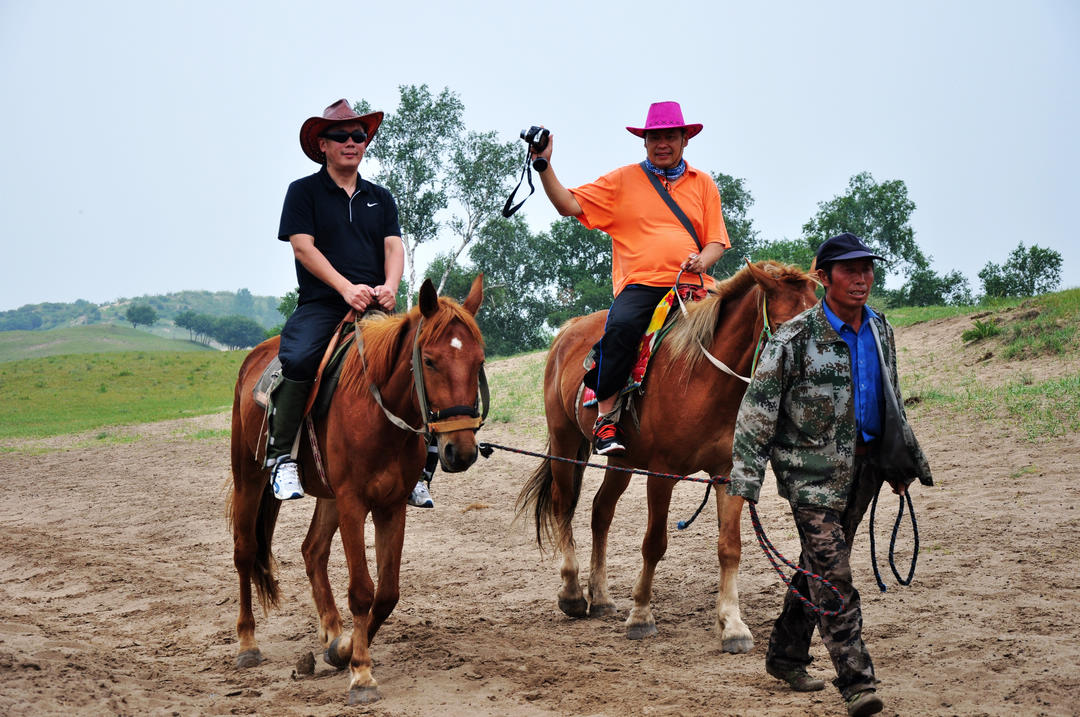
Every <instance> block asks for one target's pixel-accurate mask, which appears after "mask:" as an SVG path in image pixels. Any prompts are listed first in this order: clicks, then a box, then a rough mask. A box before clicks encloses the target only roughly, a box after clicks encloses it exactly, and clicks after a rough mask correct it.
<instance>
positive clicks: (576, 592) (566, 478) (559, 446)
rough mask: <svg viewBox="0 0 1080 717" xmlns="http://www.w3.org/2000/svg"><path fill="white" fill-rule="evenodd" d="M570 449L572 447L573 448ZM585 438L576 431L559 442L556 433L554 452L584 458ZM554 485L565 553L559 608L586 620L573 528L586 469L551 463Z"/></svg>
mask: <svg viewBox="0 0 1080 717" xmlns="http://www.w3.org/2000/svg"><path fill="white" fill-rule="evenodd" d="M571 446H572V448H570V449H569V450H568V447H571ZM580 446H581V436H580V435H579V434H577V433H576V432H574V433H572V435H571V437H570V438H569V439H568V440H566V441H557V440H556V436H555V434H554V433H552V441H551V453H552V455H556V456H577V457H578V458H581V452H582V451H581V450H579V448H580ZM550 470H551V476H552V482H551V483H552V484H551V507H552V513H553V514H554V515H555V519H556V523H557V524H558V526H559V530H558V538H557V540H558V546H559V550H560V551H561V552H562V556H563V562H562V567H561V568H560V569H559V575H560V576H561V577H562V586H561V587H560V588H559V594H558V599H559V609H560V610H562V611H563V612H564V613H565V614H566V615H568V616H570V617H585V616H586V615H588V602H586V600H585V593H584V592H583V591H582V590H581V582H580V581H579V579H578V572H579V568H578V561H577V552H576V549H575V545H574V529H573V527H572V522H573V517H574V509H575V508H576V507H577V501H578V496H579V494H580V492H581V474H582V473H583V472H584V470H585V469H584V468H582V467H581V466H576V465H573V464H570V463H563V462H562V461H551V464H550Z"/></svg>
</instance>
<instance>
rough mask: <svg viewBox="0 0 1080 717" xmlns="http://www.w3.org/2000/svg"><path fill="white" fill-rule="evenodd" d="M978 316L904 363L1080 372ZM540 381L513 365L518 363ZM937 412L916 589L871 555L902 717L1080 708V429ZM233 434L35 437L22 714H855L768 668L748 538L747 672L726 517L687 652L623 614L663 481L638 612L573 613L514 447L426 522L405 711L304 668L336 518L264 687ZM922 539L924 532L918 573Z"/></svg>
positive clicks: (23, 466)
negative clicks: (249, 660)
mask: <svg viewBox="0 0 1080 717" xmlns="http://www.w3.org/2000/svg"><path fill="white" fill-rule="evenodd" d="M962 325H963V320H951V321H941V322H933V323H929V324H922V325H919V326H915V327H912V328H910V329H907V330H905V331H903V332H900V334H899V342H900V344H901V347H902V348H903V349H904V350H902V359H903V360H904V361H905V362H906V364H907V365H906V366H905V367H903V368H902V371H903V372H904V373H905V374H907V373H908V372H911V373H913V374H915V373H917V374H918V376H919V377H921V378H920V379H919V380H920V381H921V380H930V379H931V378H934V377H937V378H941V377H942V376H944V375H946V374H955V375H956V376H966V377H968V378H971V377H974V378H975V379H976V380H979V381H984V382H997V381H1002V380H1006V379H1007V378H1008V377H1009V376H1011V375H1014V374H1015V373H1016V372H1017V371H1023V372H1025V373H1026V374H1027V375H1032V376H1035V377H1042V376H1045V375H1057V374H1063V373H1075V372H1076V370H1077V368H1078V367H1077V366H1076V365H1075V362H1074V363H1073V365H1062V364H1061V363H1060V362H1056V363H1055V362H1053V361H1040V362H1027V363H1025V364H1023V365H1021V366H1010V365H1008V364H1004V363H1000V362H997V361H996V359H992V360H988V361H983V362H977V361H976V360H975V359H976V358H977V355H976V353H974V352H972V351H971V350H968V349H965V350H961V349H960V348H959V346H958V344H959V341H958V339H957V338H956V337H957V336H959V332H960V328H961V327H962ZM512 370H513V364H512V363H510V362H497V363H495V364H494V365H493V366H492V367H491V371H492V373H494V372H497V371H512ZM915 383H918V382H915ZM494 400H496V401H497V400H498V397H497V396H496V397H495V398H494ZM912 415H913V422H914V425H915V429H916V433H917V434H918V435H919V437H920V440H921V441H922V443H923V446H924V448H925V449H926V452H927V454H928V455H929V457H930V461H931V466H932V467H933V469H934V473H935V477H936V479H937V483H938V485H937V487H935V488H931V489H926V488H922V487H919V486H917V487H916V488H915V491H914V500H915V506H916V511H917V516H918V524H919V533H920V539H921V546H922V552H921V555H920V558H919V565H918V572H917V575H916V581H915V583H914V585H913V586H911V587H910V588H902V587H899V586H896V587H890V590H889V592H887V593H885V594H880V593H879V592H878V590H877V589H876V587H875V586H874V581H873V575H872V572H871V569H870V565H869V541H868V540H867V539H866V532H865V531H866V528H865V527H864V528H862V529H861V532H860V536H859V538H858V542H857V544H856V549H855V555H854V558H853V565H854V568H855V571H856V584H857V585H858V586H859V587H860V589H861V593H862V597H863V612H864V620H865V638H866V641H867V644H868V646H869V649H870V652H871V654H872V655H873V657H874V660H875V664H876V667H877V672H878V678H879V679H880V680H881V683H882V684H881V687H880V694H881V695H882V697H883V699H884V700H885V704H886V711H885V714H902V715H922V714H935V715H938V714H940V715H950V714H960V715H981V714H987V715H1009V717H1015V716H1016V715H1036V714H1050V715H1064V714H1077V713H1080V616H1078V613H1077V609H1076V606H1077V605H1078V604H1080V585H1078V583H1080V581H1078V571H1077V569H1076V564H1077V563H1076V553H1075V551H1076V546H1077V545H1080V508H1078V507H1077V506H1078V505H1080V500H1078V499H1077V498H1078V494H1080V487H1078V483H1077V480H1076V473H1077V469H1078V468H1080V458H1078V456H1080V436H1078V435H1077V434H1071V435H1069V436H1068V437H1067V438H1066V439H1064V440H1061V441H1059V442H1054V443H1049V442H1047V443H1041V444H1031V443H1026V442H1023V441H1022V440H1021V439H1020V437H1019V431H1018V430H1016V429H1015V428H1012V427H1011V426H1009V425H1007V424H1005V423H1003V422H1001V421H989V422H978V421H975V420H969V421H956V420H954V419H947V418H945V417H943V416H939V415H935V414H934V413H933V412H932V411H930V410H927V409H921V408H919V407H916V408H915V409H912ZM228 420H229V419H228V415H227V414H221V415H216V416H209V417H203V418H197V419H190V420H184V421H176V422H167V423H159V424H152V425H144V426H137V427H133V428H129V429H112V430H109V431H108V433H109V435H110V438H109V439H106V440H99V439H98V438H97V436H98V434H100V433H101V432H93V433H91V434H88V435H84V436H68V437H63V438H58V439H50V440H46V441H29V442H27V441H24V442H8V448H9V449H10V450H7V451H6V452H0V475H2V476H3V481H2V485H3V486H4V488H5V500H4V502H3V503H2V504H0V544H2V545H3V550H2V551H0V714H5V715H42V714H47V715H59V714H80V715H81V714H124V715H142V714H182V715H188V714H251V713H259V714H285V715H337V714H373V715H430V714H454V715H459V714H460V715H466V714H468V715H563V714H580V715H616V716H618V717H625V716H626V715H636V714H645V715H693V714H724V715H729V714H730V715H747V714H764V715H792V714H808V715H832V714H842V713H843V706H842V702H841V700H840V698H839V696H838V695H837V693H836V692H835V690H833V689H832V688H831V687H830V688H827V689H826V690H825V691H823V692H818V693H813V694H811V695H804V694H794V693H792V692H790V691H788V690H787V689H786V688H784V687H783V686H782V685H781V684H780V683H779V682H777V681H776V680H774V679H772V678H770V677H768V676H767V675H765V673H764V669H763V659H764V658H763V654H764V645H765V642H766V641H767V639H768V633H769V629H770V626H771V622H772V620H773V619H774V618H775V616H776V614H777V612H778V610H779V606H780V603H781V601H782V597H783V590H782V585H781V583H780V582H779V578H778V577H777V576H776V574H775V573H774V572H773V571H772V568H771V567H770V566H769V564H768V563H767V562H766V561H765V559H764V557H763V555H762V554H761V551H760V549H759V548H758V547H757V544H756V542H755V540H754V537H753V533H752V531H751V530H750V528H749V521H748V520H746V521H744V526H743V534H744V553H743V555H744V557H743V570H742V573H741V576H740V593H741V605H742V611H743V618H744V620H745V621H746V622H747V624H748V625H749V626H750V629H751V630H752V632H753V634H754V638H755V640H756V642H757V645H756V646H755V648H754V650H753V651H752V652H751V653H750V654H749V655H727V654H724V653H722V652H721V651H720V646H719V644H718V641H717V639H716V637H715V635H714V634H713V625H712V623H713V606H714V599H715V591H716V553H715V535H716V528H715V519H712V520H710V519H708V517H707V515H708V514H706V516H703V518H701V519H699V520H698V522H697V523H695V524H694V525H693V526H692V527H691V529H690V530H688V531H686V532H685V533H680V532H677V531H675V529H674V526H672V528H671V531H672V532H671V541H670V546H669V549H668V553H667V557H666V559H665V560H664V561H663V562H662V563H661V565H660V568H659V569H658V572H657V580H656V585H655V588H656V590H655V596H654V603H653V605H654V609H655V611H656V616H657V624H658V627H659V629H660V634H659V635H658V636H656V637H654V638H651V639H648V640H645V641H641V642H631V641H628V640H626V639H625V638H624V637H623V630H622V622H621V621H622V620H623V619H625V617H626V612H627V610H628V609H629V606H630V591H631V587H632V584H633V581H634V579H635V577H636V574H637V570H638V567H639V554H638V545H639V543H640V540H641V531H642V526H643V523H644V519H643V510H644V490H643V485H641V484H638V483H635V484H633V485H632V486H631V489H630V490H629V491H628V492H627V494H626V495H625V496H624V497H623V499H622V502H621V503H620V511H619V512H618V513H617V515H616V518H615V523H614V525H613V529H612V538H611V543H610V546H611V547H610V559H609V566H608V571H609V579H610V581H611V589H612V595H613V597H614V598H615V600H616V603H617V605H618V607H619V609H620V615H619V616H618V617H615V618H610V619H606V620H599V621H597V620H572V619H570V618H567V617H565V616H563V615H562V613H560V612H559V611H558V609H557V607H556V604H555V592H556V590H557V588H558V582H559V579H558V569H557V563H556V561H555V560H554V559H553V558H551V557H550V556H549V557H547V558H542V557H541V556H540V555H539V553H538V551H537V549H536V547H535V544H534V542H533V540H532V532H531V526H530V525H528V524H524V523H522V524H513V523H512V518H513V502H514V499H515V497H516V495H517V491H518V489H519V488H520V486H521V484H522V482H523V481H524V480H525V478H526V477H527V475H528V474H529V473H530V472H531V470H532V469H533V467H534V466H535V464H536V459H532V458H526V457H520V456H516V455H513V454H509V453H501V452H498V453H496V454H495V455H494V456H493V457H492V458H491V459H489V460H486V461H485V460H483V459H481V462H480V463H479V464H478V465H477V466H476V467H474V468H473V469H471V470H470V471H468V472H467V473H464V474H459V475H456V476H450V475H446V474H442V473H440V474H439V475H438V476H437V477H436V481H435V484H434V493H435V498H436V501H437V508H436V509H435V510H432V511H418V510H411V511H410V513H409V528H408V530H407V533H406V540H405V555H404V565H403V569H402V599H401V602H400V603H399V604H398V607H397V609H396V611H395V612H394V614H393V615H392V616H391V618H390V620H389V621H388V622H387V624H386V625H385V626H384V628H383V630H382V631H381V632H380V633H379V636H378V638H377V640H376V643H375V644H374V645H373V650H372V652H373V656H374V659H375V676H376V678H377V679H378V680H379V682H380V691H381V693H382V696H383V699H382V701H381V702H379V703H377V704H375V705H373V706H370V707H366V708H361V707H356V708H350V707H346V706H345V691H346V687H347V684H348V677H347V674H346V673H342V672H337V671H335V670H333V669H331V668H330V667H329V666H327V665H325V664H324V663H322V661H321V659H320V660H318V662H317V664H316V671H315V674H314V675H313V676H300V675H297V674H295V672H294V671H295V665H296V663H297V661H298V660H299V659H301V658H303V657H304V656H306V655H307V654H308V653H310V652H314V653H315V654H316V656H317V657H318V656H319V654H320V652H319V648H318V640H317V637H316V623H315V619H314V610H313V608H312V606H311V599H310V594H309V590H308V584H307V579H306V576H305V575H304V568H303V562H302V560H301V558H300V555H299V545H300V542H301V540H302V538H303V534H304V531H305V530H306V526H307V520H308V518H309V517H310V514H311V509H312V508H313V506H314V503H313V502H312V501H310V500H305V501H300V502H297V503H293V504H288V505H286V506H284V507H283V509H282V511H281V520H280V522H279V525H278V530H277V533H276V536H275V542H274V545H275V552H276V554H277V556H278V559H279V560H280V563H281V565H280V568H281V569H280V574H279V576H280V579H281V584H282V595H283V599H282V605H281V607H280V609H278V610H276V611H274V612H272V613H271V614H270V615H269V616H268V617H264V616H262V615H261V614H257V619H258V625H257V632H256V635H257V637H258V639H259V642H260V646H261V648H262V651H263V653H264V655H266V656H267V657H268V658H269V659H268V661H267V662H265V663H263V664H262V665H260V666H258V667H256V668H252V669H248V670H243V671H241V670H238V669H237V668H235V667H234V666H233V660H234V657H235V653H236V644H235V631H234V624H235V619H236V610H237V606H236V603H237V598H236V579H235V573H234V571H233V568H232V558H231V539H230V537H229V535H228V533H227V531H226V526H225V520H224V511H223V506H224V498H225V493H224V490H223V486H224V484H225V482H226V481H227V480H228V478H229V469H228V440H227V438H226V437H224V434H223V433H222V431H223V430H224V429H227V428H228ZM537 420H541V419H540V418H539V417H537ZM199 431H203V432H204V434H205V433H206V432H208V431H209V433H210V434H211V436H212V437H211V438H200V437H199V436H198V435H196V434H197V432H199ZM530 434H532V435H535V431H527V430H525V427H522V426H506V425H501V426H492V425H489V426H488V427H485V428H484V432H483V434H482V436H483V438H484V440H487V441H491V442H496V443H506V444H510V445H517V446H521V447H525V448H532V449H536V450H539V449H542V448H543V446H542V445H541V444H540V442H539V441H537V440H536V439H535V438H527V437H526V436H528V435H530ZM600 477H601V476H600V472H599V471H592V470H590V471H588V472H587V473H586V477H585V489H584V492H583V499H582V507H581V508H580V509H579V511H578V515H577V518H576V521H575V533H576V536H577V538H578V543H579V547H580V549H581V551H580V552H579V555H582V556H587V555H588V548H589V544H590V539H589V534H588V514H587V505H588V503H589V499H590V497H591V495H592V492H593V491H594V490H595V488H596V487H597V486H598V485H599V482H600ZM702 490H703V487H702V486H700V485H699V484H690V483H686V484H682V485H680V486H679V487H678V488H677V489H676V491H675V499H674V505H673V510H672V515H673V516H674V517H676V518H682V517H687V516H689V515H690V514H691V513H692V511H693V510H694V508H695V507H696V505H697V502H698V501H700V499H701V495H702ZM882 497H883V503H882V505H881V506H879V516H878V530H877V535H878V540H879V545H881V544H885V545H886V546H887V543H888V533H889V529H890V527H891V523H892V519H893V517H894V516H895V511H896V502H895V500H896V499H895V497H894V496H892V495H883V496H882ZM759 510H760V514H761V517H762V521H763V523H764V525H765V528H766V530H767V531H768V532H769V535H770V537H771V538H772V539H773V541H774V543H776V544H777V546H778V547H779V548H780V549H781V550H783V551H784V552H785V553H787V554H797V548H796V538H795V534H794V529H793V526H792V524H791V520H790V516H789V515H788V513H787V508H786V504H784V503H783V502H782V501H780V500H779V499H778V498H777V497H776V495H775V489H774V487H773V484H772V482H771V479H769V481H768V482H767V487H766V490H765V492H764V493H763V499H762V502H761V504H760V506H759ZM713 515H715V513H713ZM335 544H336V545H339V543H337V541H335ZM910 545H911V541H910V532H909V528H907V527H905V529H904V532H903V533H902V534H901V540H900V549H901V552H902V555H900V556H898V557H899V558H900V560H899V562H900V563H901V565H902V566H904V567H905V571H906V562H905V561H906V558H907V556H908V555H909V548H910ZM884 552H885V549H883V548H880V547H879V553H884ZM879 557H880V558H881V564H882V569H883V570H884V571H885V574H889V573H888V566H887V565H886V564H885V562H884V556H883V555H879ZM585 559H586V560H587V557H586V558H585ZM343 565H344V560H343V558H342V556H341V554H340V549H339V548H336V554H335V556H334V559H333V560H332V561H331V579H332V582H333V583H334V585H335V586H341V588H342V589H341V590H339V591H338V596H339V602H340V603H341V604H344V599H343V588H344V585H345V582H346V576H345V573H344V568H343ZM583 569H584V570H585V571H587V566H583ZM887 582H888V583H889V584H890V585H891V586H893V585H895V581H893V580H892V579H891V576H890V579H889V580H888V581H887ZM814 650H815V651H814V654H815V656H816V662H815V664H814V666H813V667H812V668H811V670H812V672H814V673H816V674H819V675H822V676H824V677H827V678H830V677H832V669H831V665H830V664H829V662H828V657H827V655H826V654H825V652H824V650H823V649H822V647H821V645H820V641H817V640H816V641H815V648H814Z"/></svg>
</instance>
